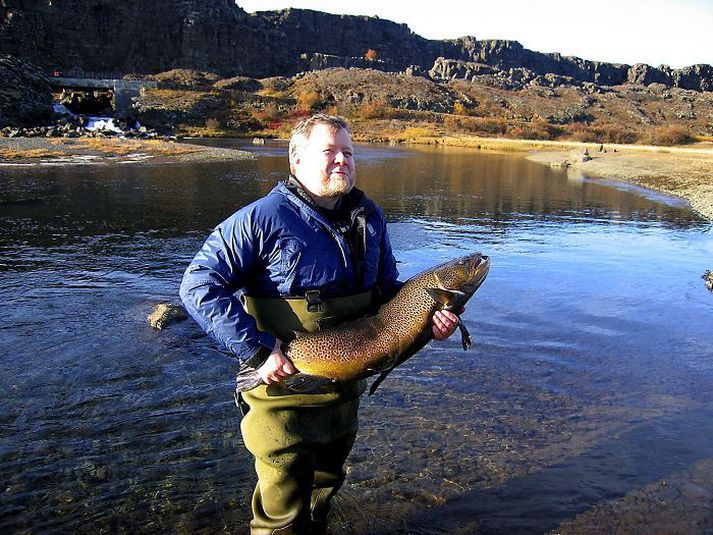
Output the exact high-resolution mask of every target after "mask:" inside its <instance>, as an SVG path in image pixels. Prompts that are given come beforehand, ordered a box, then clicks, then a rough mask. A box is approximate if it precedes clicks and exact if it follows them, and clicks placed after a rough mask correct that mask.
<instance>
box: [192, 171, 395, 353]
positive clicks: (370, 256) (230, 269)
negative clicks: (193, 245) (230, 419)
mask: <svg viewBox="0 0 713 535" xmlns="http://www.w3.org/2000/svg"><path fill="white" fill-rule="evenodd" d="M349 197H350V201H351V203H352V205H353V206H354V208H353V209H352V211H351V214H352V217H361V218H362V222H363V223H365V226H364V227H365V232H364V233H363V242H362V247H363V262H360V263H359V265H358V266H357V265H355V262H354V260H353V258H352V256H351V255H350V252H349V247H348V245H347V243H346V241H345V239H344V238H343V236H342V235H340V234H339V233H338V232H337V231H336V230H335V229H334V228H333V227H332V226H331V225H330V224H329V223H328V222H327V220H326V219H325V217H324V216H323V215H322V214H321V213H320V212H319V211H318V210H317V209H316V208H315V207H314V206H311V205H310V204H309V203H308V202H305V201H304V200H303V199H301V198H300V197H299V196H298V195H296V194H295V193H294V192H293V191H291V190H290V189H288V187H287V186H286V185H285V183H282V182H281V183H279V184H278V185H277V186H275V188H273V190H272V191H271V192H270V193H269V194H268V195H266V196H265V197H263V198H261V199H258V200H257V201H255V202H253V203H251V204H249V205H247V206H245V207H243V208H241V209H240V210H238V211H237V212H236V213H235V214H233V215H232V216H230V217H229V218H228V219H226V220H225V221H223V222H222V223H220V224H219V225H218V226H217V227H216V228H215V229H214V230H213V232H212V233H211V234H210V236H208V239H207V240H206V242H205V243H204V244H203V247H202V248H201V250H200V251H198V254H196V256H195V258H194V259H193V261H192V262H191V263H190V265H189V266H188V268H187V269H186V272H185V274H184V276H183V281H182V282H181V288H180V296H181V300H182V301H183V304H184V305H185V307H186V310H187V311H188V313H189V314H190V315H191V316H192V317H193V318H194V319H195V320H196V321H197V322H198V324H199V325H200V326H201V327H202V328H203V329H204V330H205V331H206V332H207V333H208V334H210V335H211V336H212V337H213V338H215V339H216V340H217V341H218V342H219V343H220V344H221V345H222V346H224V347H225V348H227V349H228V350H230V351H231V352H232V353H233V354H235V355H236V356H237V357H238V359H239V360H240V362H241V364H245V363H246V362H247V361H249V360H250V359H251V358H252V357H255V356H256V355H258V354H259V352H260V349H261V347H266V348H268V349H272V348H273V347H274V345H275V337H274V336H273V335H271V334H268V333H266V332H262V331H258V330H257V327H256V324H255V320H254V319H253V318H252V316H250V315H249V314H248V313H247V312H245V310H244V309H243V307H242V305H241V303H240V299H239V294H238V292H240V291H244V292H246V293H247V294H249V295H253V296H260V297H276V296H283V297H286V296H303V295H304V294H305V292H306V291H307V290H320V294H321V295H322V296H323V297H336V296H343V295H350V294H354V293H358V292H362V291H366V290H369V289H372V288H374V287H375V286H377V285H378V287H379V289H380V290H381V291H382V292H383V293H384V294H387V295H388V294H390V293H393V292H395V290H396V289H398V286H399V285H400V283H399V281H398V280H397V277H398V271H397V269H396V260H395V258H394V255H393V253H392V250H391V244H390V242H389V237H388V234H387V230H386V219H385V218H384V214H383V212H382V210H381V209H380V208H379V207H378V206H377V205H376V204H375V203H374V202H373V201H371V200H370V199H368V198H367V197H366V196H365V195H364V194H363V193H362V192H361V191H359V190H357V189H354V190H352V192H351V193H350V194H349ZM260 354H264V351H262V352H260ZM268 354H269V353H268ZM250 364H251V366H255V365H256V364H257V363H253V362H251V363H250Z"/></svg>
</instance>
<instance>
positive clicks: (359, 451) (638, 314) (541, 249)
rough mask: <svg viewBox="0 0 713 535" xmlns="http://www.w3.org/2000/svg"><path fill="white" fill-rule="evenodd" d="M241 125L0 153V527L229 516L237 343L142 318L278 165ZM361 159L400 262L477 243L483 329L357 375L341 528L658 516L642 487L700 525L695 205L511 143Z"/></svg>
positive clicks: (134, 527) (705, 350)
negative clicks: (470, 344)
mask: <svg viewBox="0 0 713 535" xmlns="http://www.w3.org/2000/svg"><path fill="white" fill-rule="evenodd" d="M213 143H216V144H226V145H232V144H236V142H234V141H217V142H213ZM238 144H240V143H238ZM240 145H242V144H240ZM247 148H248V150H251V151H253V152H255V153H256V155H257V156H258V158H257V159H256V160H252V161H245V162H237V163H235V162H232V163H209V164H203V165H196V164H193V165H166V166H156V167H146V166H137V165H115V166H112V167H78V166H73V167H59V168H33V169H22V170H17V169H13V170H7V169H0V231H1V232H0V276H1V277H2V285H1V286H0V297H2V300H3V302H4V305H5V306H4V307H3V314H2V316H1V319H0V394H2V397H0V435H1V436H2V441H1V442H0V470H2V474H3V483H4V484H3V493H2V494H1V495H0V496H1V497H0V531H2V532H14V533H68V532H75V533H85V532H86V533H89V532H91V533H96V532H131V533H136V532H138V533H165V532H177V533H216V532H226V533H228V532H243V531H244V528H245V523H246V522H247V520H248V514H249V512H248V509H249V505H248V504H249V498H250V493H251V487H252V468H251V461H250V458H249V456H248V454H247V452H246V451H245V450H244V448H243V447H242V444H241V439H240V434H239V430H238V421H239V416H238V413H237V411H236V410H235V409H234V407H233V402H232V397H231V396H232V392H231V391H232V383H233V375H234V372H235V364H234V362H233V361H232V360H231V359H230V358H229V357H227V356H225V355H223V354H222V353H220V352H218V351H216V350H215V349H214V348H213V346H212V345H211V344H210V342H209V341H208V340H207V338H206V337H205V336H204V335H203V334H202V333H201V332H200V331H199V329H198V328H197V327H196V326H194V325H193V324H192V322H183V323H181V324H178V325H175V326H172V327H170V328H167V329H165V330H163V331H153V330H151V328H150V327H149V326H148V324H147V322H146V319H145V317H146V315H147V314H148V312H149V311H150V310H151V308H152V306H153V305H154V304H155V303H157V302H159V301H167V300H168V301H174V302H175V301H177V295H176V293H177V286H178V283H179V281H180V277H181V274H182V271H183V269H184V268H185V266H186V265H187V263H188V262H189V260H190V258H191V257H192V256H193V254H194V253H195V252H196V250H197V249H198V247H199V246H200V244H201V243H202V241H203V239H204V238H205V236H206V235H207V233H208V232H209V231H210V229H211V228H212V226H213V225H215V224H216V223H217V222H218V221H220V220H221V219H223V218H225V217H227V216H228V215H230V214H231V213H232V212H233V211H234V210H235V209H236V208H237V207H239V206H241V205H243V204H245V203H247V202H249V201H251V200H253V199H255V198H257V197H258V196H260V195H262V194H264V193H266V192H267V191H269V190H270V189H271V187H272V185H273V184H274V182H275V181H276V180H279V179H281V178H283V177H284V172H285V168H286V161H285V146H284V145H283V144H279V143H272V144H271V143H268V144H267V145H265V146H257V147H252V146H248V147H247ZM357 158H358V160H357V161H358V166H359V182H360V185H361V187H363V188H364V189H365V190H366V191H367V192H368V193H369V194H370V195H371V196H372V197H373V198H374V199H375V200H377V201H378V202H379V203H380V204H381V205H382V206H383V207H384V209H385V211H386V213H387V216H388V218H389V221H390V229H391V235H392V242H393V245H394V248H395V254H396V256H397V259H398V260H399V268H400V270H401V273H402V276H403V277H404V278H405V277H408V276H410V275H413V274H414V273H416V272H418V271H419V270H421V269H423V268H425V267H428V266H430V265H433V264H435V263H437V262H440V261H441V260H445V259H448V258H451V257H455V256H459V255H461V254H465V253H467V252H470V251H473V250H482V251H483V252H484V253H486V254H488V255H490V256H491V258H492V268H491V273H490V275H489V277H488V280H487V281H486V283H485V284H484V285H483V287H482V288H481V289H480V290H479V292H478V293H477V294H476V296H475V298H474V299H473V300H472V301H471V303H470V304H469V307H468V310H467V311H466V313H465V315H464V320H465V323H466V324H467V326H468V327H469V330H470V331H471V333H472V334H473V337H474V341H475V347H474V349H473V350H471V351H469V352H468V353H465V352H463V351H462V349H461V348H460V341H459V340H458V335H456V336H454V337H453V338H452V339H450V340H448V341H446V342H443V343H434V344H432V345H431V346H430V347H428V348H426V349H425V350H424V351H422V352H421V353H419V354H418V355H417V356H415V357H414V358H412V359H411V360H410V361H409V362H407V363H406V364H405V365H403V366H402V367H401V368H399V369H397V370H396V371H395V372H394V373H393V374H392V376H390V377H389V379H387V380H386V381H385V382H384V383H383V384H382V385H381V387H380V388H379V391H378V392H377V394H376V395H375V396H373V397H371V398H368V399H365V400H364V403H363V405H362V427H361V431H360V437H359V439H358V442H357V445H356V447H355V449H354V451H353V454H352V456H351V458H350V461H349V479H348V481H349V483H348V485H347V486H346V488H345V489H344V491H343V492H342V493H341V495H340V496H339V500H338V502H337V503H336V504H335V505H336V507H335V509H336V510H335V515H334V519H333V530H334V532H335V533H377V532H378V533H423V534H427V533H546V532H549V531H559V532H567V533H612V532H617V531H618V532H622V533H623V532H626V533H650V532H653V531H655V528H657V526H660V525H661V515H660V514H659V515H657V514H654V512H652V511H653V508H652V507H647V508H646V507H643V506H642V505H641V504H647V503H648V504H651V503H656V504H658V505H659V509H660V508H661V507H664V505H668V506H669V508H668V509H666V510H667V511H670V514H667V515H666V522H667V523H668V524H666V526H667V527H666V529H664V531H663V532H667V533H706V532H710V530H713V511H712V508H711V504H713V499H711V496H713V482H711V479H713V478H710V477H706V476H705V474H706V473H707V471H706V470H702V469H701V467H705V466H709V463H710V460H711V459H713V446H712V444H713V440H711V439H713V386H712V385H713V381H711V379H713V349H712V348H713V330H711V329H710V327H709V325H710V317H711V316H710V313H711V308H713V295H711V294H710V293H709V292H707V291H706V290H705V287H704V285H703V282H702V280H701V279H700V276H701V274H702V273H703V271H704V270H705V269H710V268H711V265H710V259H711V253H712V252H713V239H712V237H711V234H710V226H709V225H708V224H707V223H706V222H704V221H703V220H701V219H700V218H699V217H698V216H696V215H695V214H694V213H692V212H691V211H690V210H689V209H688V208H687V207H686V206H685V204H684V203H682V202H680V201H678V200H676V199H672V198H669V197H665V196H661V195H658V194H652V193H650V192H647V191H644V190H641V189H638V188H635V187H631V186H627V185H622V184H618V183H613V182H608V181H601V180H595V179H588V178H584V177H581V176H578V175H571V176H567V174H566V173H564V172H560V171H554V170H551V169H548V168H546V167H543V166H538V165H535V164H532V163H530V162H527V161H526V160H524V159H523V158H522V157H520V156H513V155H499V154H484V153H479V152H475V151H468V150H464V149H444V148H432V147H431V148H416V149H405V148H399V147H394V148H392V147H382V146H358V149H357ZM667 485H668V486H667ZM692 485H693V488H695V489H697V490H696V492H692V491H691V490H690V489H691V488H692V487H691V486H692ZM662 489H664V490H665V492H663V491H662ZM671 489H673V490H671ZM662 492H663V494H662ZM647 497H648V500H647V499H646V498H647ZM667 500H668V501H667ZM604 518H606V519H608V520H606V522H605V521H604V520H603V519H604ZM612 526H614V527H612ZM617 526H618V527H617ZM706 530H708V531H706Z"/></svg>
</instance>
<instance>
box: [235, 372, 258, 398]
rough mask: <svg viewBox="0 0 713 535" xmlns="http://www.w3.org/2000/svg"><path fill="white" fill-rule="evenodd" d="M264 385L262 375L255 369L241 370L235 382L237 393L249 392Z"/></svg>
mask: <svg viewBox="0 0 713 535" xmlns="http://www.w3.org/2000/svg"><path fill="white" fill-rule="evenodd" d="M261 384H263V380H262V379H261V378H260V374H259V373H258V371H257V370H256V369H255V368H245V369H244V370H240V371H239V372H238V375H237V377H236V380H235V391H236V392H247V391H248V390H252V389H253V388H255V387H258V386H260V385H261Z"/></svg>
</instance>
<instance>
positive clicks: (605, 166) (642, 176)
mask: <svg viewBox="0 0 713 535" xmlns="http://www.w3.org/2000/svg"><path fill="white" fill-rule="evenodd" d="M600 148H601V149H602V150H600ZM584 149H585V148H579V149H575V150H570V151H562V150H549V151H542V150H540V151H535V152H532V153H530V155H529V156H528V159H530V160H531V161H534V162H538V163H542V164H546V165H550V166H553V167H566V168H568V169H572V170H575V171H577V172H581V173H582V174H584V175H586V176H589V177H599V178H608V179H613V180H621V181H625V182H630V183H632V184H636V185H638V186H642V187H645V188H649V189H653V190H656V191H660V192H662V193H665V194H668V195H674V196H676V197H680V198H682V199H685V200H686V201H688V202H689V204H690V205H691V208H692V209H693V210H695V211H696V212H698V213H699V214H701V215H702V216H703V217H705V218H707V219H709V220H713V180H712V179H713V149H712V148H710V147H706V146H699V147H690V148H686V147H667V148H662V147H645V146H641V147H638V146H626V145H604V146H597V145H594V146H592V145H589V146H588V148H587V150H588V154H587V155H585V154H584Z"/></svg>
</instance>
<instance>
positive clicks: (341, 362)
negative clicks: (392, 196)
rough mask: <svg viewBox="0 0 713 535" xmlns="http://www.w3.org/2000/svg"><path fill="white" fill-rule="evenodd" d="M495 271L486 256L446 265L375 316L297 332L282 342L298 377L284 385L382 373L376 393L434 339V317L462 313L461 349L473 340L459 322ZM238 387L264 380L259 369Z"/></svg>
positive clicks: (299, 387)
mask: <svg viewBox="0 0 713 535" xmlns="http://www.w3.org/2000/svg"><path fill="white" fill-rule="evenodd" d="M489 269H490V258H489V257H487V256H485V255H482V254H481V253H479V252H478V253H472V254H470V255H467V256H463V257H460V258H456V259H454V260H450V261H448V262H444V263H442V264H439V265H437V266H435V267H432V268H430V269H427V270H425V271H422V272H421V273H419V274H417V275H414V276H413V277H411V278H410V279H408V280H407V281H406V282H405V283H404V284H403V286H402V287H401V288H400V289H399V291H398V292H397V293H396V295H394V297H393V298H392V299H390V300H389V301H387V302H386V303H384V304H383V305H381V307H380V308H379V310H378V311H377V312H376V313H375V314H373V315H368V316H365V317H363V318H359V319H355V320H353V321H349V322H345V323H342V324H339V325H336V326H334V327H329V328H325V329H324V330H319V331H316V332H313V333H296V337H295V338H294V339H293V340H290V341H289V342H286V343H283V344H282V347H281V349H282V352H283V354H284V355H285V356H286V357H287V358H288V359H289V360H290V361H291V362H292V364H293V365H294V367H295V368H296V369H297V371H298V373H297V374H295V375H292V376H289V377H287V378H285V379H284V380H283V381H282V382H283V383H284V385H285V386H286V387H287V388H288V389H289V390H291V391H293V392H295V393H307V392H311V391H316V390H318V389H319V388H321V387H323V386H324V385H326V384H328V383H333V382H336V381H355V380H358V379H365V378H368V377H371V376H374V375H378V377H377V379H376V380H375V381H374V382H373V383H372V385H371V388H370V390H369V395H372V394H373V393H374V392H375V391H376V389H377V388H378V386H379V385H380V384H381V382H382V381H383V380H384V379H385V378H386V377H387V376H388V375H389V373H391V371H393V370H394V369H395V368H396V367H397V366H399V365H401V364H403V363H404V362H406V361H407V360H408V359H410V358H411V357H412V356H413V355H415V354H416V353H417V352H418V351H420V350H421V349H422V348H423V347H424V346H425V345H426V344H427V343H428V342H429V341H430V340H432V339H433V323H432V318H433V314H434V313H435V312H436V311H437V310H450V311H451V312H453V313H455V314H456V315H458V320H459V323H458V327H459V329H460V333H461V338H462V346H463V349H464V350H467V349H469V348H470V346H471V344H472V340H471V337H470V334H469V333H468V331H467V329H466V328H465V326H464V325H463V322H462V321H461V319H460V315H459V314H460V312H461V311H462V310H463V307H464V305H465V304H466V303H467V302H468V300H469V299H470V298H471V297H472V296H473V294H474V293H475V292H476V291H477V290H478V288H480V286H481V285H482V284H483V282H484V281H485V278H486V276H487V275H488V271H489ZM238 383H239V384H238V389H239V390H249V389H250V388H254V387H255V386H258V385H259V384H262V379H260V377H259V375H257V370H250V371H248V373H247V374H244V375H243V377H241V374H239V375H238Z"/></svg>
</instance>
